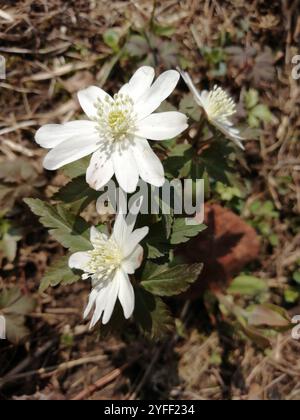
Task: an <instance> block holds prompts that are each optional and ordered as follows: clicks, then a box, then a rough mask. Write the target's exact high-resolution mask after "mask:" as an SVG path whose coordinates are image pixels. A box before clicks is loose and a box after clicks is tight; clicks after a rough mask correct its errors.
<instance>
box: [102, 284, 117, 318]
mask: <svg viewBox="0 0 300 420" xmlns="http://www.w3.org/2000/svg"><path fill="white" fill-rule="evenodd" d="M119 287H120V283H119V280H118V278H116V277H115V278H114V279H113V281H112V284H111V286H110V289H109V292H108V293H107V295H106V305H105V308H104V314H103V318H102V324H103V325H105V324H107V323H108V321H109V320H110V318H111V316H112V313H113V310H114V307H115V304H116V301H117V297H118V293H119Z"/></svg>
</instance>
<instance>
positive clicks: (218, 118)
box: [181, 72, 245, 150]
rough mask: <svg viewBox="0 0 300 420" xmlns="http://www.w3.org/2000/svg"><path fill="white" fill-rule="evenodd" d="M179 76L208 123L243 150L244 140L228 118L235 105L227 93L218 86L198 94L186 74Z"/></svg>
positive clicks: (234, 110)
mask: <svg viewBox="0 0 300 420" xmlns="http://www.w3.org/2000/svg"><path fill="white" fill-rule="evenodd" d="M181 75H182V77H183V79H184V81H185V83H186V84H187V86H188V87H189V89H190V91H191V92H192V94H193V95H194V98H195V100H196V102H197V104H198V105H200V106H201V107H202V108H203V109H204V111H205V113H206V116H207V119H208V121H209V122H210V123H211V124H212V125H214V126H215V127H216V128H217V129H218V130H220V131H221V132H222V133H223V134H224V135H225V136H226V137H228V138H229V139H231V140H232V141H233V142H234V143H235V144H236V145H237V146H239V147H240V148H241V149H243V150H244V149H245V148H244V146H243V144H242V140H245V139H244V138H243V137H241V136H240V131H239V130H238V129H237V128H234V127H233V123H232V121H230V117H232V116H233V115H234V114H235V113H236V104H235V103H234V101H233V99H232V98H231V97H230V96H229V95H228V93H227V92H225V91H224V90H223V89H222V88H220V87H218V86H214V88H213V90H211V91H209V92H208V91H206V90H204V91H202V92H199V91H198V90H197V89H196V87H195V85H194V83H193V81H192V79H191V78H190V76H189V74H188V73H186V72H181Z"/></svg>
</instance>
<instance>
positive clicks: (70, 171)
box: [62, 156, 91, 178]
mask: <svg viewBox="0 0 300 420" xmlns="http://www.w3.org/2000/svg"><path fill="white" fill-rule="evenodd" d="M90 160H91V157H90V156H86V157H84V158H82V159H80V160H77V161H76V162H73V163H69V164H68V165H66V166H64V167H63V168H62V171H63V173H64V174H65V175H66V176H68V177H69V178H78V177H79V176H83V175H84V176H85V174H86V171H87V168H88V166H89V164H90Z"/></svg>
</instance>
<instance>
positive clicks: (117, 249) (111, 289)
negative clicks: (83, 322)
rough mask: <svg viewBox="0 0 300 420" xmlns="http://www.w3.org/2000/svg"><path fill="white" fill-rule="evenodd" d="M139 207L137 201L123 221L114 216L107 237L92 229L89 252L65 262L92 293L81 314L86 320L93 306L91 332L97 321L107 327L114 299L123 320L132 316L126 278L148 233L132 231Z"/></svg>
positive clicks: (131, 294)
mask: <svg viewBox="0 0 300 420" xmlns="http://www.w3.org/2000/svg"><path fill="white" fill-rule="evenodd" d="M140 206H141V200H140V203H138V201H137V202H135V204H134V205H133V206H132V208H131V210H130V214H129V215H128V216H127V218H125V217H124V215H123V214H119V215H118V216H117V218H116V222H115V225H114V228H113V233H112V235H111V236H108V235H106V234H104V233H100V232H99V231H98V230H97V229H96V228H95V227H92V228H91V232H90V241H91V244H92V247H93V249H92V250H91V251H86V252H76V253H75V254H73V255H71V257H70V259H69V266H70V268H75V269H78V270H82V271H83V272H84V274H83V276H82V278H83V279H88V278H91V280H92V286H93V289H92V292H91V294H90V298H89V303H88V306H87V308H86V310H85V312H84V317H85V318H86V317H87V316H88V315H89V313H90V312H91V310H92V308H93V306H95V310H94V315H93V317H92V321H91V325H90V327H91V328H92V327H93V326H94V325H95V324H96V323H97V322H98V321H99V320H100V318H101V317H102V323H103V324H107V323H108V321H109V320H110V318H111V315H112V313H113V310H114V307H115V304H116V301H117V298H119V301H120V303H121V305H122V307H123V312H124V316H125V318H126V319H127V318H129V317H130V316H131V315H132V313H133V310H134V302H135V298H134V290H133V286H132V284H131V282H130V278H129V275H130V274H133V273H134V272H135V270H136V269H137V268H139V267H140V265H141V263H142V260H143V248H142V246H141V245H140V242H141V241H142V240H143V239H144V237H145V236H146V235H147V234H148V231H149V228H148V227H143V228H140V229H136V230H134V225H135V221H136V215H137V213H138V212H139V210H140Z"/></svg>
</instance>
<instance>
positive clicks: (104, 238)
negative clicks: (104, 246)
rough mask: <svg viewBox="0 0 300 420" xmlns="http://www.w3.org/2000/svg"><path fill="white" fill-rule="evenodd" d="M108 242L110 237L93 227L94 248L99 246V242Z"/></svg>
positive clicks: (91, 235) (91, 231) (92, 241)
mask: <svg viewBox="0 0 300 420" xmlns="http://www.w3.org/2000/svg"><path fill="white" fill-rule="evenodd" d="M107 240H108V236H107V235H105V233H102V232H99V230H98V229H96V228H95V226H92V227H91V230H90V241H91V244H92V245H93V247H94V248H95V247H96V246H97V245H98V244H99V242H104V241H107Z"/></svg>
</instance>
